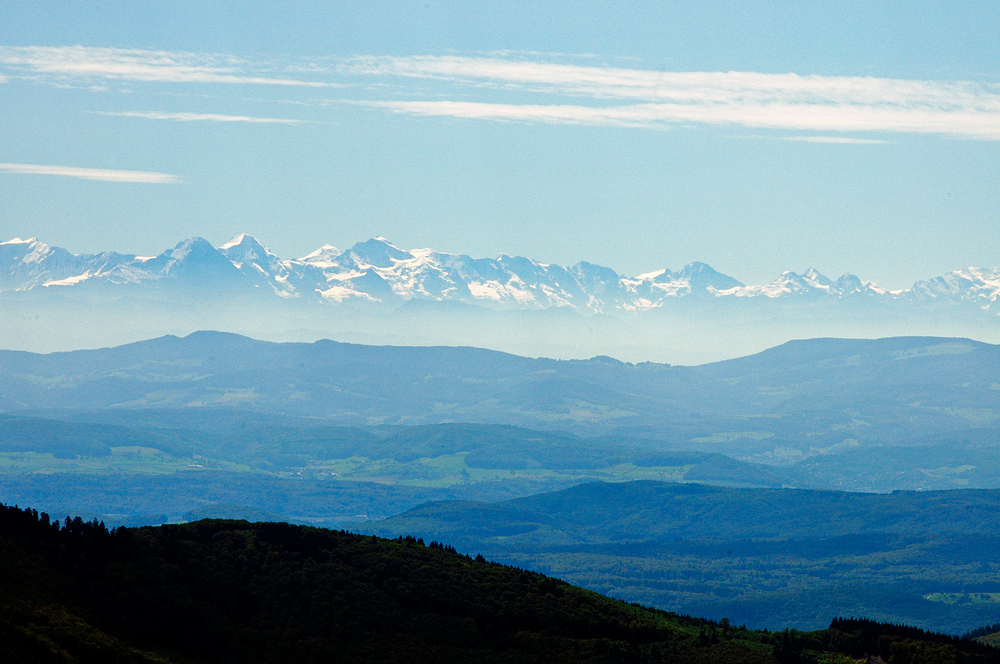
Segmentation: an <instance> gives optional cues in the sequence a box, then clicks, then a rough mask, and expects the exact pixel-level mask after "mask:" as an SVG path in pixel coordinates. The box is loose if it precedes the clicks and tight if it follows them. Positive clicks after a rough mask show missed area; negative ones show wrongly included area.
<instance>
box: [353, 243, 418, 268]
mask: <svg viewBox="0 0 1000 664" xmlns="http://www.w3.org/2000/svg"><path fill="white" fill-rule="evenodd" d="M344 256H346V257H348V258H349V259H350V260H351V261H352V262H353V263H354V264H355V265H356V266H358V267H381V268H389V267H392V266H393V265H394V263H395V261H405V260H411V259H412V258H413V254H411V253H410V252H408V251H403V250H402V249H400V248H399V247H397V246H395V245H393V244H390V243H389V241H388V240H386V239H385V238H384V237H376V238H372V239H370V240H367V241H365V242H358V243H357V244H355V245H354V246H353V247H351V248H350V249H348V250H347V251H346V252H344Z"/></svg>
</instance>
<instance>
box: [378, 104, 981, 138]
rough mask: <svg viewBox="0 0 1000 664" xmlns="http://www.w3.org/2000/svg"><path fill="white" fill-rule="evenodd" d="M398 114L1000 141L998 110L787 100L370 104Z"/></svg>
mask: <svg viewBox="0 0 1000 664" xmlns="http://www.w3.org/2000/svg"><path fill="white" fill-rule="evenodd" d="M367 104H368V105H371V106H374V107H378V108H384V109H387V110H390V111H393V112H396V113H405V114H410V115H420V116H444V117H457V118H468V119H478V120H499V121H505V120H506V121H520V122H540V123H548V124H577V125H592V126H613V127H639V128H649V129H665V128H670V127H674V126H678V125H693V124H710V125H731V126H732V125H738V126H743V127H748V128H755V129H779V130H782V129H784V130H789V129H790V130H798V131H803V130H805V131H833V132H893V133H917V134H948V135H952V136H957V137H962V138H977V139H985V140H1000V113H995V114H988V113H977V112H975V111H968V110H964V109H961V110H937V111H935V110H931V109H919V108H918V109H907V108H895V107H878V106H847V105H830V106H824V105H818V104H788V103H771V104H759V103H726V104H631V105H627V106H609V107H595V106H580V105H565V104H544V105H538V104H494V103H480V102H465V101H392V102H367Z"/></svg>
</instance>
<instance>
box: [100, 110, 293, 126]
mask: <svg viewBox="0 0 1000 664" xmlns="http://www.w3.org/2000/svg"><path fill="white" fill-rule="evenodd" d="M93 115H111V116H115V117H122V118H145V119H147V120H173V121H174V122H249V123H251V124H288V125H292V124H302V123H303V120H292V119H289V118H261V117H256V116H252V115H220V114H218V113H162V112H159V111H94V112H93Z"/></svg>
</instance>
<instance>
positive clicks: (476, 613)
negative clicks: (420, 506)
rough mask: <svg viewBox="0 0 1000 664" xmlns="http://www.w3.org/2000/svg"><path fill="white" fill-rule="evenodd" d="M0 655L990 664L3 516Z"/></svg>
mask: <svg viewBox="0 0 1000 664" xmlns="http://www.w3.org/2000/svg"><path fill="white" fill-rule="evenodd" d="M0 546H2V551H3V556H2V557H0V651H2V652H3V653H4V655H5V657H6V659H7V661H17V662H26V663H29V664H30V663H34V662H79V663H81V664H83V663H87V662H122V663H126V662H191V663H194V662H241V663H251V664H252V663H255V662H321V661H322V662H331V661H336V662H458V661H461V662H581V661H593V662H659V661H671V662H761V663H765V662H782V663H784V662H789V663H790V662H844V664H846V663H847V662H849V661H851V660H852V659H858V658H861V657H864V656H866V655H872V656H877V657H881V658H882V659H883V660H884V661H888V662H907V663H912V664H919V663H922V662H938V661H947V662H970V663H971V662H993V661H1000V656H998V655H1000V652H998V651H997V650H994V649H993V648H991V647H988V646H985V645H983V644H980V643H976V642H973V641H969V640H962V639H958V638H956V637H950V636H943V635H936V634H930V633H927V632H923V631H921V630H917V629H913V628H903V627H898V626H891V625H880V624H877V623H871V622H866V621H854V620H848V621H835V622H834V624H833V626H832V627H831V628H830V629H827V630H823V631H820V632H813V633H799V632H787V631H786V632H784V633H762V632H750V631H747V630H744V629H738V628H734V627H731V626H730V625H729V624H728V623H727V622H720V623H713V622H709V621H703V620H698V619H694V618H686V617H682V616H677V615H675V614H669V613H663V612H658V611H653V610H650V609H645V608H641V607H638V606H635V605H629V604H624V603H622V602H618V601H614V600H611V599H608V598H606V597H602V596H600V595H597V594H595V593H592V592H588V591H585V590H582V589H580V588H576V587H573V586H570V585H568V584H566V583H564V582H561V581H558V580H556V579H551V578H547V577H545V576H542V575H540V574H535V573H530V572H526V571H522V570H519V569H515V568H510V567H504V566H501V565H496V564H492V563H487V562H486V561H484V560H481V559H476V560H473V559H470V558H468V557H465V556H462V555H459V554H458V553H455V552H454V550H453V549H451V548H450V547H444V546H442V545H440V544H437V543H432V544H431V545H430V546H429V547H428V546H424V544H423V542H422V541H413V540H412V539H409V538H405V539H398V540H386V539H378V538H375V537H366V536H359V535H351V534H346V533H343V532H336V531H328V530H320V529H315V528H308V527H302V526H292V525H288V524H275V523H253V524H252V523H248V522H246V521H199V522H196V523H191V524H186V525H179V526H178V525H174V526H161V527H157V528H142V529H137V530H134V529H125V528H120V529H117V530H114V531H111V532H109V531H107V530H106V529H105V528H104V527H103V526H102V525H101V524H97V523H86V522H83V521H81V520H79V519H76V520H75V521H68V520H67V523H66V524H64V525H63V526H62V527H60V526H59V525H57V524H50V523H49V519H48V517H47V516H45V515H39V514H38V513H36V512H33V511H30V510H18V509H17V508H0Z"/></svg>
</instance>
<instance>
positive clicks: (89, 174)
mask: <svg viewBox="0 0 1000 664" xmlns="http://www.w3.org/2000/svg"><path fill="white" fill-rule="evenodd" d="M0 172H5V173H19V174H23V175H59V176H62V177H69V178H78V179H81V180H101V181H104V182H139V183H143V184H175V183H177V182H180V178H178V177H177V176H176V175H170V174H168V173H155V172H152V171H117V170H108V169H103V168H79V167H77V166H50V165H43V164H3V163H0Z"/></svg>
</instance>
